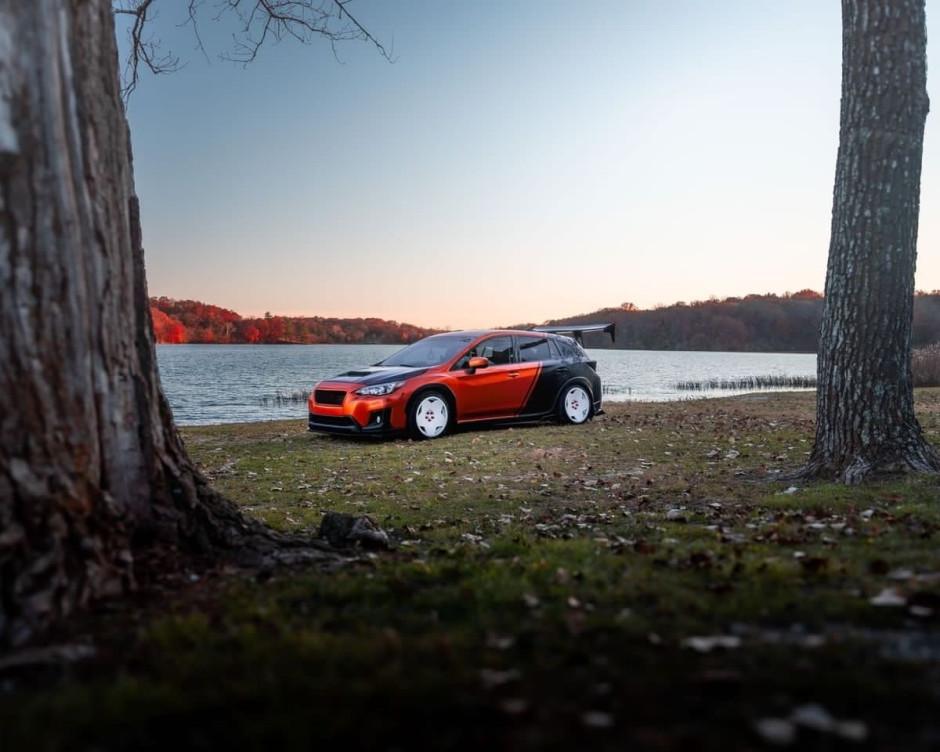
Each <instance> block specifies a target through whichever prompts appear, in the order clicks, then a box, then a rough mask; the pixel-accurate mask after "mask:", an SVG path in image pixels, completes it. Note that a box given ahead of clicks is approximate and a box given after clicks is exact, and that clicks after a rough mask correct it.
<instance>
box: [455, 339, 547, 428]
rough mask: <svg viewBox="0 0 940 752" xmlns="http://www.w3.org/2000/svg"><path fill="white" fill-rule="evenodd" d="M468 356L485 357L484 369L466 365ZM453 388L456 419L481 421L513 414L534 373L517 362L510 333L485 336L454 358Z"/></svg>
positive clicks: (529, 386)
mask: <svg viewBox="0 0 940 752" xmlns="http://www.w3.org/2000/svg"><path fill="white" fill-rule="evenodd" d="M472 357H484V358H487V359H488V360H489V365H488V366H487V367H486V368H476V369H473V370H472V371H471V370H470V369H468V368H467V367H466V364H467V363H468V362H469V359H470V358H472ZM454 368H455V369H456V370H455V372H454V387H455V393H456V396H457V419H458V420H484V419H493V418H508V417H513V416H515V415H516V414H517V413H518V412H519V411H520V409H521V408H522V405H523V403H524V402H525V400H526V396H527V395H528V392H529V389H530V388H531V385H532V383H533V381H534V375H535V372H534V371H533V369H532V368H530V367H528V364H520V363H518V362H517V358H516V350H515V345H514V343H513V339H512V336H511V335H508V334H499V335H496V336H493V337H488V338H487V339H484V340H482V341H480V342H478V343H477V344H476V345H475V346H474V347H472V348H470V349H469V350H468V351H467V352H466V353H465V354H464V357H462V358H460V359H459V360H458V361H457V365H456V366H454Z"/></svg>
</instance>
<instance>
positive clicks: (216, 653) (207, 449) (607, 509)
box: [0, 391, 940, 750]
mask: <svg viewBox="0 0 940 752" xmlns="http://www.w3.org/2000/svg"><path fill="white" fill-rule="evenodd" d="M812 407H813V405H812V396H811V395H807V394H788V395H760V396H759V397H744V398H736V399H726V400H714V401H688V402H681V403H672V404H658V405H656V404H621V405H611V406H609V407H608V413H607V414H606V415H605V416H602V417H600V418H598V419H596V420H595V421H594V422H593V423H591V424H589V425H585V426H579V427H561V426H552V425H546V426H540V427H534V428H521V429H520V428H517V429H511V430H489V431H473V432H465V433H458V434H457V435H455V436H451V437H446V438H444V439H441V440H437V441H433V442H425V443H421V442H411V441H389V442H352V441H345V440H338V439H333V438H328V437H323V436H316V435H309V434H307V433H306V432H305V431H304V430H303V428H304V426H303V421H302V420H298V421H290V422H278V423H264V424H252V425H244V426H215V427H200V428H187V429H185V430H184V436H185V438H186V441H187V443H188V446H189V449H190V451H191V453H192V455H193V456H194V458H196V460H197V462H198V463H199V465H200V466H201V468H202V469H203V470H204V472H206V474H207V475H209V476H210V477H211V478H213V480H214V482H215V485H216V486H217V487H218V488H219V489H220V490H222V491H223V492H224V493H226V494H227V495H228V496H230V497H231V498H232V499H234V500H235V501H237V502H238V503H239V504H241V505H242V506H243V507H244V509H245V510H246V511H247V512H248V513H249V514H251V515H252V516H254V517H256V518H258V519H261V520H263V521H265V522H266V523H268V524H269V525H272V526H273V527H276V528H278V529H281V530H286V531H292V532H301V533H307V534H310V535H316V532H317V529H318V526H319V522H320V519H321V517H322V515H323V513H324V512H325V511H339V512H348V513H352V514H370V515H372V516H373V517H374V518H375V519H376V521H377V522H378V523H379V524H380V525H381V526H382V527H383V528H384V529H385V530H386V532H388V533H389V535H390V536H391V538H392V540H393V541H394V548H393V550H392V551H389V552H381V553H367V552H360V555H359V558H358V560H357V561H356V562H355V563H353V564H351V565H350V566H347V567H345V568H343V569H341V570H339V571H335V572H332V573H324V572H320V571H312V570H311V571H281V572H273V573H270V572H265V573H260V574H259V575H258V576H246V575H243V574H241V575H240V574H237V573H230V574H227V575H224V576H223V574H220V573H208V574H206V575H204V576H202V577H201V578H200V579H199V580H198V581H196V582H193V583H190V585H189V587H188V588H186V589H183V590H179V591H168V592H166V593H164V595H163V597H162V598H161V599H160V600H159V601H158V602H156V603H154V602H153V601H149V602H147V603H145V604H140V605H138V604H125V605H124V606H122V607H117V606H115V607H113V608H112V609H110V610H109V611H106V612H103V613H98V614H96V615H94V616H93V618H90V619H86V620H82V621H81V622H79V623H78V624H79V626H76V631H77V633H78V635H79V636H85V637H90V638H92V639H94V641H95V643H96V644H97V646H98V648H99V656H98V658H97V659H96V660H95V661H91V662H89V663H86V664H78V665H76V666H73V667H71V668H70V669H69V670H68V671H65V672H63V673H62V674H60V675H56V676H54V677H52V678H51V679H50V678H49V677H48V676H46V677H42V681H39V680H37V679H36V678H35V677H27V676H22V677H21V676H17V675H13V676H10V677H6V678H4V677H3V676H0V681H5V684H3V685H0V686H3V687H4V692H3V694H0V745H3V742H4V740H6V741H7V745H3V746H4V748H10V749H15V748H20V747H27V746H28V748H31V749H32V748H40V749H63V750H65V749H69V750H71V749H82V748H85V749H124V748H135V749H140V748H144V749H151V748H153V749H156V748H164V746H168V745H170V744H174V745H176V746H182V747H184V748H218V747H222V746H227V747H231V748H236V749H239V748H272V749H274V748H277V749H312V748H314V747H316V746H318V745H322V744H343V745H344V746H346V747H351V748H370V749H371V748H389V749H405V748H413V747H419V748H423V747H433V748H467V747H476V746H479V747H482V748H485V749H490V748H494V747H497V748H505V749H517V748H557V749H570V748H572V747H575V746H586V747H590V748H611V749H629V748H638V749H674V748H692V749H759V748H761V746H762V745H763V744H764V743H765V740H764V739H762V737H761V736H760V735H759V734H758V733H757V732H756V731H755V729H756V727H757V723H758V722H759V721H760V720H761V719H765V718H782V719H788V718H790V717H791V715H792V714H793V713H794V711H795V709H797V708H800V707H801V706H805V705H807V704H809V703H818V704H819V705H821V706H822V707H824V708H825V710H826V711H827V712H828V713H829V714H830V716H831V717H832V718H834V719H836V720H837V721H839V722H846V721H853V722H854V721H858V722H860V723H861V724H864V725H863V726H860V725H859V724H855V725H848V726H846V725H842V726H840V725H838V723H836V721H833V722H832V723H831V724H829V725H828V726H826V727H825V728H823V729H822V730H819V729H818V728H817V729H816V730H813V729H811V728H808V727H807V726H800V725H799V724H797V725H796V726H795V727H793V728H794V730H795V733H796V742H795V744H797V745H799V747H800V748H818V749H842V748H848V749H860V748H865V749H869V748H871V749H928V748H930V747H931V745H935V744H936V743H937V739H940V722H938V721H936V720H934V715H935V708H936V704H937V700H938V691H940V682H938V678H940V672H938V668H940V635H938V633H937V628H936V625H937V614H936V613H935V612H934V607H936V608H937V609H938V610H940V602H938V601H940V555H938V552H937V531H938V527H940V505H938V503H937V498H938V489H940V486H938V479H936V478H925V477H919V478H897V479H887V480H879V481H877V482H873V483H871V484H869V485H867V486H864V487H862V488H846V487H842V486H835V485H829V484H812V485H807V484H804V483H797V482H792V481H787V480H783V479H781V478H780V475H781V473H782V472H784V471H786V470H792V469H793V468H795V467H796V466H797V465H799V463H800V462H801V461H802V460H803V459H804V458H805V456H806V453H807V452H808V451H809V448H810V446H811V441H812ZM918 407H919V411H920V412H919V417H920V419H921V422H922V425H923V426H924V429H925V431H926V432H927V433H928V435H929V436H931V437H932V438H933V439H934V440H936V438H937V431H938V427H940V421H938V415H940V397H938V393H937V392H933V391H929V392H923V393H920V394H919V395H918ZM885 590H891V591H894V592H895V593H896V594H897V595H898V596H900V597H902V600H904V599H907V600H906V604H905V605H898V606H880V605H875V604H874V603H873V602H872V599H874V598H876V596H879V594H882V593H883V591H885ZM911 606H913V608H911ZM717 636H721V637H722V638H724V640H725V642H724V645H725V646H724V647H720V646H719V647H715V649H713V650H710V651H708V652H700V651H699V650H696V649H695V647H694V645H698V646H699V647H702V646H703V643H700V642H696V641H695V640H691V639H690V638H696V637H717ZM729 639H730V640H731V641H730V642H729ZM859 728H863V729H864V740H863V741H861V742H859V741H851V740H849V739H848V737H849V736H851V730H852V729H854V730H856V731H857V730H858V729H859ZM9 745H12V746H9Z"/></svg>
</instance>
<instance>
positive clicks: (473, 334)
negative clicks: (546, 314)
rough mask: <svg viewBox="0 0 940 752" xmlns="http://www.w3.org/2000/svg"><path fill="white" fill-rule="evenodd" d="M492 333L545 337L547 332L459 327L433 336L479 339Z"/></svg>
mask: <svg viewBox="0 0 940 752" xmlns="http://www.w3.org/2000/svg"><path fill="white" fill-rule="evenodd" d="M491 334H507V335H508V334H514V335H526V336H530V337H533V336H534V337H545V336H546V333H545V332H534V331H532V330H531V329H459V330H456V331H453V332H441V333H439V334H433V335H431V336H432V337H448V336H451V337H467V338H469V339H477V338H478V337H486V336H489V335H491Z"/></svg>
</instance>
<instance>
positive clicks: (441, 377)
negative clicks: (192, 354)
mask: <svg viewBox="0 0 940 752" xmlns="http://www.w3.org/2000/svg"><path fill="white" fill-rule="evenodd" d="M598 330H603V331H606V332H608V333H610V334H611V336H613V325H607V324H596V325H583V326H577V327H566V328H562V327H558V328H553V327H540V328H539V329H538V330H519V331H516V330H505V329H489V330H481V331H465V332H447V333H445V334H436V335H434V336H432V337H427V338H425V339H422V340H420V341H418V342H415V343H414V344H412V345H409V346H408V347H406V348H404V349H402V350H399V351H398V352H396V353H395V354H393V355H392V356H390V357H388V358H386V359H385V360H383V361H381V362H379V363H376V364H375V365H372V366H368V367H366V368H362V369H359V370H355V371H348V372H346V373H342V374H340V375H338V376H334V377H333V378H331V379H327V380H325V381H321V382H320V383H319V384H317V385H316V387H315V388H314V390H313V392H312V393H311V395H310V398H309V399H308V403H307V405H308V408H309V423H308V425H309V428H310V430H311V431H318V432H323V433H332V434H345V435H359V436H361V435H388V434H410V435H411V436H413V437H414V438H417V439H434V438H438V437H440V436H444V435H445V434H447V433H449V432H451V431H453V430H454V429H455V428H456V427H457V426H467V425H472V424H476V423H484V422H487V423H490V422H498V423H526V422H539V421H544V420H548V419H556V420H560V421H562V422H564V423H574V424H579V423H584V422H586V421H588V420H590V419H591V418H592V417H594V416H595V415H599V414H601V412H602V410H601V380H600V377H599V376H598V374H597V363H596V361H593V360H591V359H590V357H589V356H588V354H587V353H586V352H585V351H584V349H583V348H582V347H581V344H580V342H579V340H580V337H581V335H582V333H583V332H585V331H598ZM560 332H565V333H570V334H572V335H573V337H567V336H562V334H560Z"/></svg>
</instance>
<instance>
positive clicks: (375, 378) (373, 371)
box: [330, 366, 428, 386]
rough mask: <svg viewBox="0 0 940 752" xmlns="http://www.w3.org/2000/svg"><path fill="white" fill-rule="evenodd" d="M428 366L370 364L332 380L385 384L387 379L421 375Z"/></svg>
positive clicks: (401, 378) (364, 384) (365, 384)
mask: <svg viewBox="0 0 940 752" xmlns="http://www.w3.org/2000/svg"><path fill="white" fill-rule="evenodd" d="M427 370H428V369H427V368H407V367H400V366H370V367H369V368H357V369H356V370H355V371H346V373H341V374H340V375H339V376H334V377H333V378H332V379H330V381H350V382H353V383H357V384H362V385H363V386H370V385H372V384H383V383H385V382H386V381H403V380H405V379H410V378H412V377H413V376H420V375H421V374H422V373H424V372H425V371H427Z"/></svg>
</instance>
